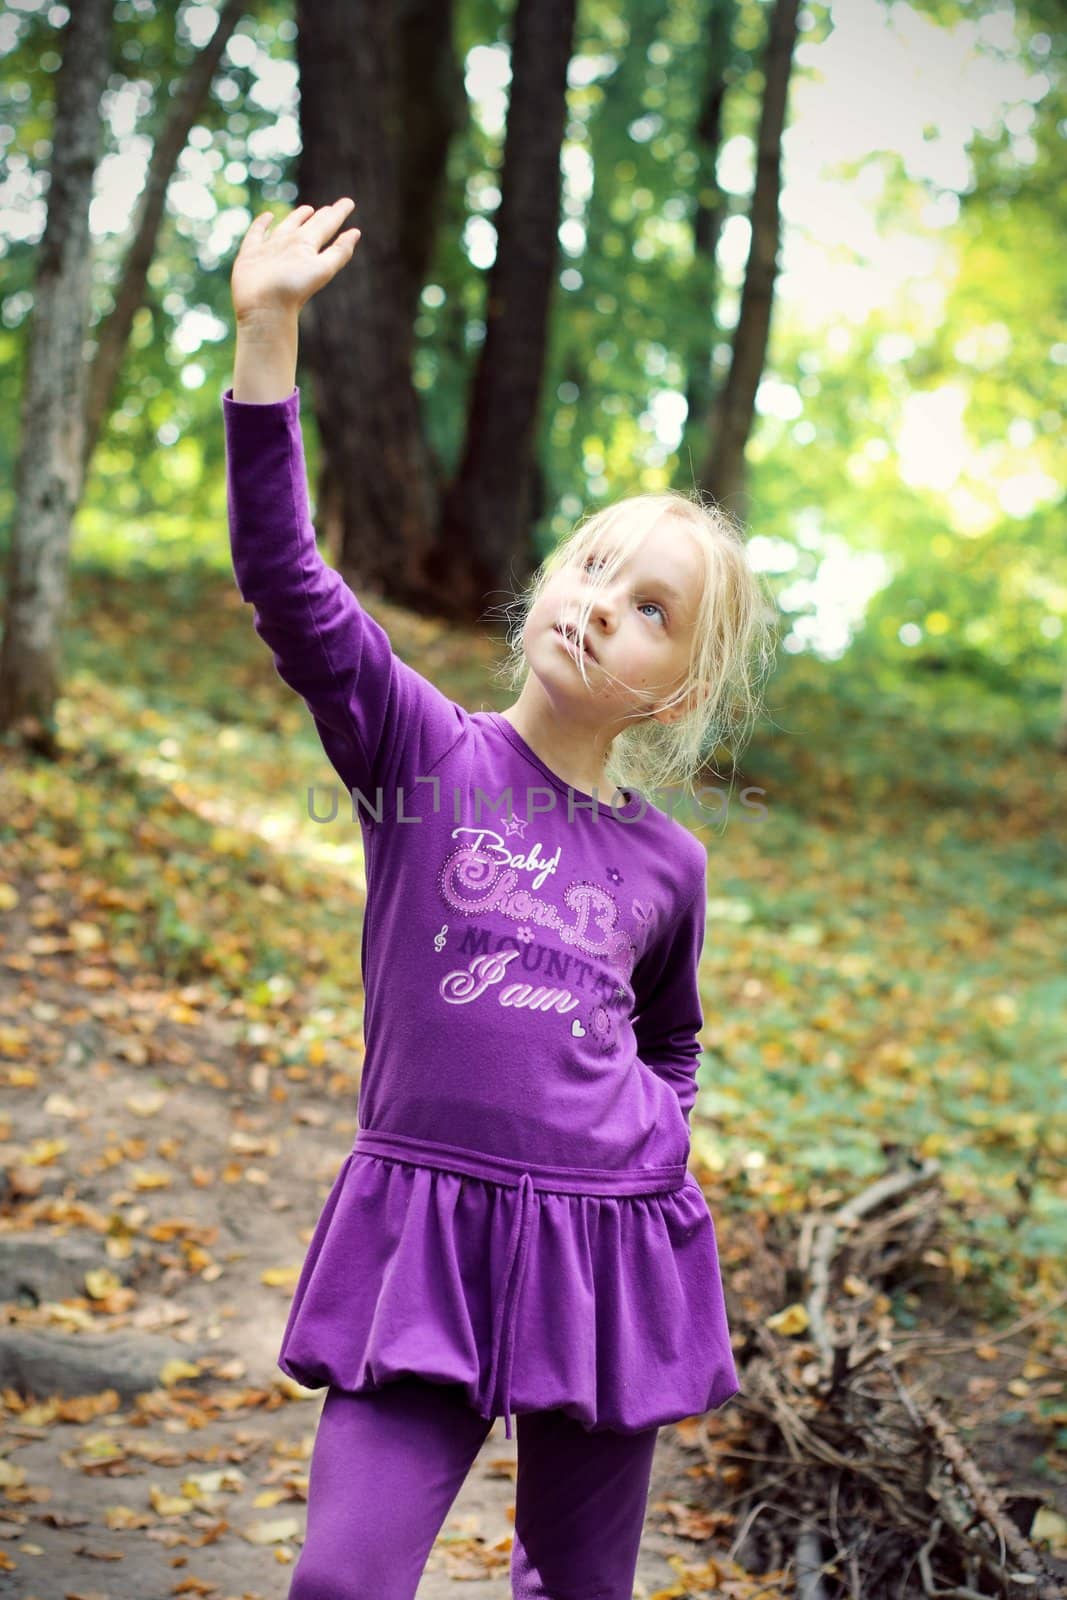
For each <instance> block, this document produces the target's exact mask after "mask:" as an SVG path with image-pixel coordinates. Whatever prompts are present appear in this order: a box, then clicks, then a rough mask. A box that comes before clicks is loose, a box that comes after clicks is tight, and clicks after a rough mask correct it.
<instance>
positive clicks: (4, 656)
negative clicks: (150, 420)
mask: <svg viewBox="0 0 1067 1600" xmlns="http://www.w3.org/2000/svg"><path fill="white" fill-rule="evenodd" d="M112 9H113V6H112V0H79V3H78V4H77V5H73V6H71V7H70V13H69V17H68V20H67V22H66V24H65V26H64V29H63V37H62V57H63V59H62V64H61V66H60V69H59V73H58V75H57V80H56V100H55V116H54V122H53V130H52V156H51V162H50V183H49V190H48V214H47V218H46V221H45V229H44V237H43V238H42V240H41V245H40V251H39V255H38V260H37V271H36V281H35V284H34V306H33V313H32V324H31V327H30V332H29V346H28V350H27V358H26V377H25V384H24V389H23V399H22V414H21V418H20V445H19V455H18V461H17V463H16V466H15V508H14V515H13V518H12V528H11V547H10V552H9V559H8V581H7V614H6V618H5V631H4V640H3V645H2V647H0V728H4V729H7V728H14V729H15V731H16V733H17V734H18V735H19V736H20V737H22V738H23V739H25V741H26V742H27V743H28V744H32V745H34V746H35V747H37V748H39V749H40V750H41V751H42V752H43V753H46V754H49V755H52V756H55V754H56V753H57V749H58V745H57V741H56V728H55V701H56V696H57V693H58V681H59V659H58V658H59V640H60V628H61V624H62V621H63V615H64V611H65V608H66V602H67V565H68V559H69V551H70V531H71V520H72V518H73V515H74V510H75V507H76V506H77V504H78V500H79V498H80V496H81V488H82V465H81V464H82V440H83V436H84V430H85V395H86V386H87V376H88V372H87V368H86V365H85V357H84V346H85V341H86V335H87V333H88V328H89V316H90V298H89V296H90V262H91V236H90V232H89V205H90V201H91V200H92V193H93V179H94V175H95V172H96V166H97V161H98V159H99V151H100V134H101V122H100V97H101V94H102V93H103V90H104V85H105V84H106V82H107V75H108V71H109V69H110V65H111V50H110V45H111V20H112Z"/></svg>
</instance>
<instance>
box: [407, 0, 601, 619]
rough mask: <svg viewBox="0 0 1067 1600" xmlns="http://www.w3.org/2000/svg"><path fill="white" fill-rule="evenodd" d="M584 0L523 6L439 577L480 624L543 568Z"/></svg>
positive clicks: (434, 565) (521, 2) (447, 595)
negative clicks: (544, 454) (548, 420)
mask: <svg viewBox="0 0 1067 1600" xmlns="http://www.w3.org/2000/svg"><path fill="white" fill-rule="evenodd" d="M574 16H575V0H518V6H517V10H516V14H515V26H514V34H513V41H512V49H511V69H512V80H511V95H510V101H509V105H508V122H507V134H506V138H505V144H504V166H503V175H502V179H501V201H500V206H499V209H498V211H497V252H496V260H495V261H494V263H493V266H492V269H491V271H490V274H489V284H488V291H487V303H486V317H485V323H486V330H485V342H484V344H483V346H482V349H481V353H480V357H479V360H478V365H477V370H476V373H475V379H474V386H473V394H472V399H471V405H470V410H469V414H468V418H467V433H466V439H465V443H464V448H463V451H462V455H461V461H460V466H459V469H458V471H457V473H456V477H455V479H454V481H453V483H452V484H451V486H450V488H449V490H448V492H447V494H446V496H445V503H444V507H443V511H442V521H441V532H440V539H439V542H438V545H437V546H436V548H435V549H434V551H433V558H432V561H431V563H430V565H429V568H428V572H429V576H430V578H431V580H432V581H433V583H434V585H435V587H436V588H437V589H438V590H439V592H440V595H441V597H442V599H443V600H446V601H447V602H448V609H449V612H450V614H451V615H453V616H455V617H457V618H465V619H468V620H474V619H476V618H478V617H479V616H480V615H481V614H482V611H483V610H484V608H485V606H486V603H487V600H488V598H489V597H490V596H493V597H494V598H496V597H498V596H499V595H500V593H501V591H504V593H505V594H507V595H510V592H511V587H512V584H513V583H517V584H519V585H521V584H522V583H523V582H525V580H526V578H527V577H528V575H529V572H530V569H531V566H532V564H533V563H532V551H531V541H530V538H529V511H530V494H531V485H532V480H533V470H532V467H533V450H534V441H535V439H536V433H537V421H538V410H539V404H540V394H541V388H542V383H543V378H544V367H545V343H546V336H547V330H548V318H549V308H550V302H551V296H552V287H553V284H554V281H555V275H556V266H557V261H558V257H559V242H558V231H559V212H560V190H561V184H562V180H561V173H560V148H561V145H562V142H563V130H564V125H565V120H566V90H567V65H568V62H569V61H570V56H571V48H572V40H573V34H574Z"/></svg>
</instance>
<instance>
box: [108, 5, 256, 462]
mask: <svg viewBox="0 0 1067 1600" xmlns="http://www.w3.org/2000/svg"><path fill="white" fill-rule="evenodd" d="M247 10H248V0H226V3H225V5H224V6H223V7H222V9H221V11H220V12H219V20H218V24H217V26H216V28H215V31H214V33H213V34H212V36H211V38H210V39H209V41H208V43H207V44H206V45H205V47H204V48H203V50H200V51H198V52H197V54H196V55H195V56H194V58H193V60H192V62H191V64H190V66H189V68H188V70H187V71H186V74H185V78H184V80H183V82H182V83H181V84H180V86H179V88H178V92H177V94H176V95H175V96H174V99H173V102H172V104H171V108H170V112H169V114H168V116H167V119H166V121H165V123H164V125H163V130H162V132H161V134H160V135H159V137H158V138H157V139H156V141H155V143H154V145H153V146H152V155H151V158H150V160H149V163H148V175H147V177H146V179H145V186H144V188H143V190H142V191H141V194H140V197H139V199H138V202H137V212H136V216H135V219H134V224H133V238H132V239H131V241H130V246H129V249H128V250H127V252H126V258H125V260H124V262H123V266H122V276H121V278H120V279H119V284H118V288H117V290H116V292H115V300H114V304H113V306H112V308H111V310H110V311H109V312H108V314H107V316H106V317H105V318H104V319H103V320H102V322H101V323H100V325H99V328H98V329H97V330H96V351H95V353H94V355H93V360H92V366H91V368H90V372H89V386H88V399H87V408H86V417H85V437H84V441H83V446H82V455H83V459H82V473H83V476H84V475H86V474H87V473H88V470H89V462H90V460H91V458H92V454H93V451H94V450H95V449H96V445H97V442H98V440H99V438H100V434H101V431H102V429H103V427H104V424H105V422H106V421H107V415H108V412H109V410H110V408H111V402H112V398H113V396H114V391H115V383H116V380H117V379H118V375H119V370H120V368H121V366H122V359H123V356H124V355H125V353H126V346H127V344H128V343H129V338H130V329H131V328H132V327H133V319H134V317H135V316H136V314H137V312H138V311H139V310H140V308H141V306H142V305H143V304H144V295H145V284H146V282H147V280H148V269H149V267H150V266H151V265H152V258H153V256H154V255H155V253H156V241H157V239H158V237H159V228H160V224H161V222H162V221H163V207H164V203H165V201H166V198H167V187H168V185H169V183H170V180H171V178H172V177H173V176H174V170H175V168H176V167H177V165H178V158H179V156H180V155H181V153H182V151H183V150H184V149H185V146H186V144H187V142H188V139H189V130H190V129H191V128H192V126H193V124H194V123H195V121H196V119H197V117H198V116H199V115H200V112H201V109H202V107H203V104H204V101H205V99H206V98H207V94H208V90H209V89H210V88H211V83H212V79H213V78H214V76H215V73H216V71H217V70H218V65H219V62H220V61H221V60H222V53H223V51H224V50H225V48H226V46H227V44H228V43H229V41H230V37H231V35H232V34H233V31H234V29H235V28H236V26H237V24H238V23H239V22H240V20H241V17H242V16H243V15H244V13H245V12H246V11H247Z"/></svg>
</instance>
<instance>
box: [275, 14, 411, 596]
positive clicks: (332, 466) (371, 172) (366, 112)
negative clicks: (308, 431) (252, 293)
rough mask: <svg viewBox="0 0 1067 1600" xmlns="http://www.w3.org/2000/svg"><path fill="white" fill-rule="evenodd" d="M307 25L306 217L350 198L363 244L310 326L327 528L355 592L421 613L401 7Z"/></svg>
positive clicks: (307, 339)
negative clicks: (405, 240) (310, 210)
mask: <svg viewBox="0 0 1067 1600" xmlns="http://www.w3.org/2000/svg"><path fill="white" fill-rule="evenodd" d="M296 13H297V40H296V53H297V64H298V67H299V72H300V123H301V150H300V157H299V172H298V183H297V187H298V196H297V204H300V205H303V204H308V205H314V206H321V205H328V204H331V203H332V202H333V201H334V200H337V199H339V198H340V197H341V196H342V195H351V197H352V199H353V200H354V201H355V202H356V207H355V211H354V212H353V213H352V214H351V215H350V216H349V217H348V218H346V221H345V224H344V225H345V226H346V227H348V226H356V227H358V228H360V229H361V230H362V237H361V239H360V241H359V248H358V250H357V252H356V255H355V257H354V259H353V261H352V264H351V266H350V267H349V268H347V269H346V270H345V271H344V272H342V273H339V274H338V276H337V277H336V278H335V279H334V280H333V281H332V283H329V284H327V286H326V288H325V289H322V290H320V292H319V293H318V294H317V295H316V296H315V297H314V299H313V300H311V301H309V302H308V304H307V305H306V306H305V307H304V310H303V312H302V313H301V319H300V328H301V335H302V352H301V353H302V355H303V356H305V357H306V359H307V368H308V369H310V372H311V373H312V375H313V392H314V401H315V417H316V421H317V423H318V430H319V437H320V440H321V443H322V455H323V467H324V483H325V487H326V491H327V492H325V493H323V494H320V495H318V496H317V507H316V526H317V528H318V530H319V532H320V534H323V535H324V536H325V539H326V542H327V543H328V545H329V547H330V548H331V549H332V550H334V551H336V553H337V559H338V566H339V567H340V568H341V570H342V571H343V572H344V573H345V575H346V576H347V577H348V578H350V580H351V581H352V582H353V586H354V587H357V588H363V589H365V590H366V591H367V592H369V593H377V594H388V595H389V597H390V599H392V600H394V601H396V602H397V603H398V604H402V605H407V606H409V607H411V608H412V609H422V608H423V607H424V605H425V602H426V594H425V584H424V579H423V575H422V562H423V559H424V556H425V552H426V549H427V547H428V545H429V543H430V540H431V538H432V536H433V529H434V523H435V517H436V504H435V499H436V496H435V491H434V482H433V473H432V468H431V460H430V453H429V450H428V448H427V445H426V441H425V438H424V436H423V431H422V422H421V417H420V415H419V407H418V397H417V395H416V393H415V389H414V386H413V384H412V381H411V348H412V324H411V317H410V276H409V273H410V269H409V266H408V264H407V261H406V260H405V256H404V253H403V247H402V242H401V220H400V219H401V208H402V195H401V189H400V169H401V159H402V158H401V152H402V150H403V148H404V144H403V137H402V131H403V124H402V118H403V114H404V106H403V102H402V99H401V96H400V82H401V72H400V44H399V29H398V24H397V15H398V7H397V0H297V6H296ZM305 394H306V390H305Z"/></svg>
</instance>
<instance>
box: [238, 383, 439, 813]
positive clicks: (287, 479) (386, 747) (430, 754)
mask: <svg viewBox="0 0 1067 1600" xmlns="http://www.w3.org/2000/svg"><path fill="white" fill-rule="evenodd" d="M222 410H223V418H224V424H225V435H226V469H227V470H226V502H227V511H228V515H229V527H230V553H231V557H232V560H233V570H234V577H235V579H236V583H237V588H238V590H239V592H240V594H241V598H242V599H243V600H246V601H248V602H250V603H251V604H252V606H253V626H254V627H255V631H256V633H257V634H258V635H259V637H260V638H261V639H263V641H264V642H265V643H266V644H267V645H269V646H270V648H271V650H272V651H273V652H274V664H275V668H276V669H277V672H278V675H279V677H281V679H282V680H283V682H285V683H286V684H288V685H289V687H290V688H291V689H294V690H295V691H296V692H297V693H298V694H299V695H301V696H302V697H303V699H304V702H305V704H306V705H307V707H308V710H309V711H310V712H311V715H312V718H313V719H314V722H315V726H316V729H317V731H318V734H319V738H320V741H321V743H322V747H323V749H324V750H325V752H326V755H327V756H328V757H329V759H330V762H331V764H332V766H333V768H334V770H335V771H336V772H337V773H338V775H339V776H340V777H341V778H342V779H343V781H344V783H345V786H346V788H348V789H349V790H352V789H359V790H360V791H361V792H362V793H363V794H365V795H367V796H368V798H369V800H370V801H371V802H372V803H373V801H374V797H375V791H376V790H377V789H378V788H379V787H382V788H385V787H386V786H388V785H389V784H390V783H401V782H402V781H403V779H404V778H405V777H407V776H409V775H413V774H416V773H422V772H428V771H429V768H430V767H431V766H432V765H433V763H434V761H435V760H437V758H438V757H439V756H440V755H441V754H443V753H444V751H445V750H447V749H448V748H449V747H450V746H451V745H452V744H453V743H454V742H455V740H456V739H457V738H458V737H459V734H460V732H461V731H462V722H463V719H464V717H465V716H466V712H464V711H463V709H462V708H461V707H460V706H458V705H456V703H455V702H454V701H452V700H450V699H448V697H447V696H445V695H444V694H442V693H441V692H440V690H438V689H437V688H435V686H434V685H433V684H432V683H430V682H429V681H428V680H427V679H426V678H424V677H422V675H421V674H420V673H418V672H416V671H415V670H414V668H412V667H409V666H408V665H407V663H406V662H404V661H402V660H400V658H399V657H398V656H397V655H396V654H395V653H394V651H393V649H392V647H391V644H390V641H389V637H388V635H387V633H386V631H385V629H384V628H383V627H382V626H381V624H380V623H379V622H377V621H376V620H375V619H374V618H373V617H371V615H370V614H369V612H367V611H366V610H365V609H364V608H363V606H361V605H360V603H359V601H358V600H357V598H356V596H355V594H354V593H353V592H352V590H351V588H350V587H349V586H348V584H347V583H345V581H344V579H343V578H342V577H341V575H340V573H339V572H337V571H336V570H335V569H334V568H332V567H330V566H329V565H328V564H327V563H326V561H325V560H324V558H323V556H322V555H321V553H320V552H319V549H318V545H317V542H316V537H315V529H314V527H313V525H312V521H311V516H310V512H309V507H308V491H307V468H306V464H305V458H304V447H303V438H302V436H301V432H300V390H299V388H294V389H293V392H292V393H291V394H290V395H288V396H287V397H286V398H285V399H284V400H277V401H272V402H268V403H263V404H261V403H256V402H247V401H237V400H234V398H233V390H232V388H231V389H227V390H225V392H224V394H223V397H222ZM384 800H385V804H386V806H387V807H389V808H390V809H391V808H392V806H393V796H392V795H385V796H384Z"/></svg>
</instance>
